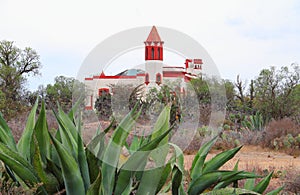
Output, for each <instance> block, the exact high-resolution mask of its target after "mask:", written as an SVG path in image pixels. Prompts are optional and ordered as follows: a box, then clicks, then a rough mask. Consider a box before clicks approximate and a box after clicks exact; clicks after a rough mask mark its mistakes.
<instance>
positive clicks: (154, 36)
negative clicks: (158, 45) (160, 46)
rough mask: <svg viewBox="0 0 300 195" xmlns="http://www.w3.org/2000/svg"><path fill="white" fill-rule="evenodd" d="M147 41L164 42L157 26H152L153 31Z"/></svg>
mask: <svg viewBox="0 0 300 195" xmlns="http://www.w3.org/2000/svg"><path fill="white" fill-rule="evenodd" d="M145 42H148V43H149V42H162V41H161V39H160V36H159V34H158V32H157V29H156V27H155V26H153V27H152V29H151V32H150V33H149V35H148V38H147V40H146V41H145Z"/></svg>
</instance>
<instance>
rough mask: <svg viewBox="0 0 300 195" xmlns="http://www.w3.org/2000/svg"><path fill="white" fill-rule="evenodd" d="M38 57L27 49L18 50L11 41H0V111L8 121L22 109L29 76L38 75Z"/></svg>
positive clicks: (39, 66)
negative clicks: (2, 102) (1, 104)
mask: <svg viewBox="0 0 300 195" xmlns="http://www.w3.org/2000/svg"><path fill="white" fill-rule="evenodd" d="M40 68H41V62H40V57H39V55H38V54H37V52H36V51H35V50H33V49H31V48H29V47H26V48H25V49H20V48H18V47H16V46H15V45H14V42H12V41H5V40H4V41H0V90H1V91H2V93H3V94H4V96H5V101H6V102H5V105H6V106H5V107H4V108H2V109H1V110H0V111H1V112H2V113H3V114H4V116H5V118H7V119H10V118H11V117H12V116H13V115H14V114H15V113H16V112H19V111H21V110H22V108H23V107H24V106H23V104H22V101H23V95H24V92H25V91H26V90H25V87H24V84H25V83H26V79H27V78H28V77H29V76H35V75H38V74H40V72H39V70H40Z"/></svg>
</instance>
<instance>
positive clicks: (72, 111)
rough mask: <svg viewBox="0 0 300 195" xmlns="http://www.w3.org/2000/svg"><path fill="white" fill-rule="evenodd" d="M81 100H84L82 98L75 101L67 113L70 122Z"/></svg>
mask: <svg viewBox="0 0 300 195" xmlns="http://www.w3.org/2000/svg"><path fill="white" fill-rule="evenodd" d="M83 100H84V98H83V97H80V98H79V99H78V100H77V101H76V103H75V104H74V105H73V106H72V108H71V110H70V111H69V113H68V116H69V118H70V119H71V120H72V121H74V119H75V113H76V112H77V110H78V108H79V106H80V104H81V103H82V101H83Z"/></svg>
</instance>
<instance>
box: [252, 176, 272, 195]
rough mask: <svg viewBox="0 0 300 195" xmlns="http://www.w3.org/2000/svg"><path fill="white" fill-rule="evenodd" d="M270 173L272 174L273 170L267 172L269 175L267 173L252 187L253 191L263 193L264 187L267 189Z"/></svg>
mask: <svg viewBox="0 0 300 195" xmlns="http://www.w3.org/2000/svg"><path fill="white" fill-rule="evenodd" d="M272 175H273V171H272V172H271V173H270V174H269V175H267V176H266V177H265V178H263V179H262V180H261V181H260V182H259V183H258V184H257V185H256V186H255V187H254V188H253V191H254V192H258V193H261V194H262V193H263V192H264V191H265V190H266V189H267V187H268V185H269V183H270V180H271V178H272Z"/></svg>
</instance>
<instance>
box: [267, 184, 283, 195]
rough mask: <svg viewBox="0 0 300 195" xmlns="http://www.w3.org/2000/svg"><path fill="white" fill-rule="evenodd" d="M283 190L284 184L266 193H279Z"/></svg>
mask: <svg viewBox="0 0 300 195" xmlns="http://www.w3.org/2000/svg"><path fill="white" fill-rule="evenodd" d="M281 190H283V186H282V187H280V188H277V189H275V190H272V191H271V192H268V193H266V195H277V194H279V192H281Z"/></svg>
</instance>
